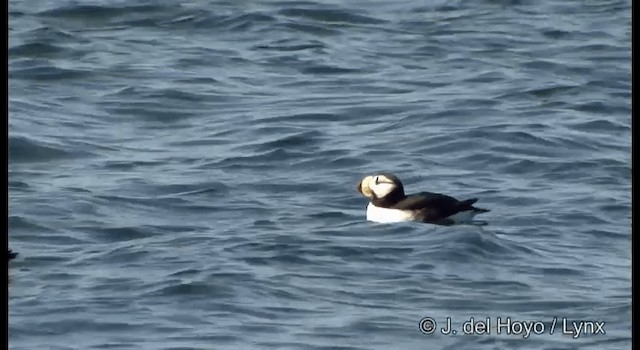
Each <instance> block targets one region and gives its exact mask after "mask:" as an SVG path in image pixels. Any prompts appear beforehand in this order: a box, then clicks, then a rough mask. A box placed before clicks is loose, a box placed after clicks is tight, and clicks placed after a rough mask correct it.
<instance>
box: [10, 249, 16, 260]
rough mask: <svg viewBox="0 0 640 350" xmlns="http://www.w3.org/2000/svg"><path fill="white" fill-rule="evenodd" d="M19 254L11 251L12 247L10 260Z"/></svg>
mask: <svg viewBox="0 0 640 350" xmlns="http://www.w3.org/2000/svg"><path fill="white" fill-rule="evenodd" d="M17 255H18V253H14V252H12V251H11V249H9V260H11V259H14V258H15V257H16V256H17Z"/></svg>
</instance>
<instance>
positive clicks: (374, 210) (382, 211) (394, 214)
mask: <svg viewBox="0 0 640 350" xmlns="http://www.w3.org/2000/svg"><path fill="white" fill-rule="evenodd" d="M367 220H369V221H373V222H379V223H391V222H402V221H413V220H415V217H414V215H413V212H411V211H405V210H398V209H387V208H380V207H376V206H375V205H373V203H369V205H368V206H367Z"/></svg>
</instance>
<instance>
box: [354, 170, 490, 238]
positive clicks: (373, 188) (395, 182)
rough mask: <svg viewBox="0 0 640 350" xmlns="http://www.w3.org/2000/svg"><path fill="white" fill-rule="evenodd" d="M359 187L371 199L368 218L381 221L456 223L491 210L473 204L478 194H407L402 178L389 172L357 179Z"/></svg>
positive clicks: (466, 221)
mask: <svg viewBox="0 0 640 350" xmlns="http://www.w3.org/2000/svg"><path fill="white" fill-rule="evenodd" d="M357 190H358V192H360V193H362V194H363V195H364V196H365V197H368V198H370V199H371V202H370V203H369V205H368V206H367V220H368V221H373V222H378V223H393V222H402V221H419V222H425V223H432V224H439V225H453V224H459V223H468V222H471V221H472V220H473V217H474V216H475V215H476V214H480V213H486V212H488V211H489V210H488V209H481V208H476V207H474V206H473V204H474V203H475V202H477V201H478V199H477V198H471V199H466V200H462V201H460V200H457V199H455V198H453V197H450V196H447V195H444V194H439V193H432V192H420V193H416V194H413V195H409V196H407V195H405V193H404V187H403V186H402V182H400V179H398V178H397V177H396V176H395V175H393V174H390V173H380V174H377V175H371V176H366V177H365V178H363V179H362V180H361V181H360V182H359V183H358V187H357Z"/></svg>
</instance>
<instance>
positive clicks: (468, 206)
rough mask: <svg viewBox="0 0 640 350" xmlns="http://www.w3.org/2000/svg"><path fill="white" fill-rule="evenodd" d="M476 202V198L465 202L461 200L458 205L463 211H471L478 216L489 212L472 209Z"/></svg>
mask: <svg viewBox="0 0 640 350" xmlns="http://www.w3.org/2000/svg"><path fill="white" fill-rule="evenodd" d="M477 201H478V198H470V199H466V200H463V201H462V202H461V203H460V206H461V207H462V208H464V210H473V212H474V213H478V214H480V213H486V212H488V211H490V210H489V209H482V208H477V207H474V206H473V204H475V202H477Z"/></svg>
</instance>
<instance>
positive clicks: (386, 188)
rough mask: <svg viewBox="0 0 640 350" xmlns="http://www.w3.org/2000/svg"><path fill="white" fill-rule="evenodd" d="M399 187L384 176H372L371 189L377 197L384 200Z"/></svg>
mask: <svg viewBox="0 0 640 350" xmlns="http://www.w3.org/2000/svg"><path fill="white" fill-rule="evenodd" d="M397 187H398V185H396V184H395V182H393V181H391V180H390V179H389V178H387V177H386V176H384V175H378V176H372V177H371V179H370V180H369V188H370V189H371V192H373V193H374V194H375V195H376V197H378V198H383V197H385V196H386V195H388V194H389V193H391V192H393V191H394V190H395V189H396V188H397Z"/></svg>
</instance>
